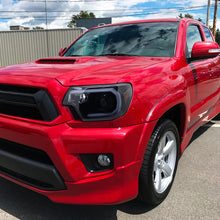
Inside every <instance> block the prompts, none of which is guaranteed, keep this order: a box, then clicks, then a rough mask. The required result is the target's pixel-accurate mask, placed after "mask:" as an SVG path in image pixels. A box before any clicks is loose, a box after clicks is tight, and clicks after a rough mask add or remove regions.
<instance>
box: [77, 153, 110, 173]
mask: <svg viewBox="0 0 220 220" xmlns="http://www.w3.org/2000/svg"><path fill="white" fill-rule="evenodd" d="M80 157H81V160H82V162H83V163H84V165H85V167H86V169H87V170H88V171H89V172H90V173H94V172H101V171H107V170H112V169H113V168H114V157H113V154H112V153H98V154H97V153H95V154H80Z"/></svg>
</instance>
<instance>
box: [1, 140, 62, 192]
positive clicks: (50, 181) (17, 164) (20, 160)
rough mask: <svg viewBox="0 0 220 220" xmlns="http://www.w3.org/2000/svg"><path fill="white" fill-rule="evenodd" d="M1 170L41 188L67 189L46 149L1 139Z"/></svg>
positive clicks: (5, 173)
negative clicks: (42, 149)
mask: <svg viewBox="0 0 220 220" xmlns="http://www.w3.org/2000/svg"><path fill="white" fill-rule="evenodd" d="M0 172H1V173H2V174H4V175H6V176H9V177H11V178H13V179H15V180H18V181H20V182H22V183H25V184H27V185H30V186H33V187H35V188H38V189H41V190H47V191H57V190H64V189H66V186H65V184H64V181H63V179H62V177H61V175H60V174H59V172H58V171H57V169H56V167H55V166H54V164H53V162H52V161H51V159H50V158H49V156H48V155H47V154H46V153H45V152H44V151H41V150H38V149H35V148H31V147H28V146H25V145H22V144H18V143H15V142H12V141H8V140H5V139H0Z"/></svg>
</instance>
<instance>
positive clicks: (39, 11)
mask: <svg viewBox="0 0 220 220" xmlns="http://www.w3.org/2000/svg"><path fill="white" fill-rule="evenodd" d="M44 3H45V1H44ZM204 7H206V5H198V6H189V7H172V8H149V7H142V8H133V9H127V8H121V9H93V10H91V11H125V10H126V11H144V10H145V11H146V10H149V11H152V10H174V9H180V10H188V9H192V10H193V9H201V8H204ZM210 7H214V5H213V4H212V5H211V6H210ZM80 11H82V10H81V9H79V10H75V9H74V10H70V11H49V10H47V12H48V13H56V12H59V13H60V12H63V13H64V12H71V13H73V12H80ZM33 12H34V13H42V12H45V9H44V10H36V11H34V10H33V11H24V10H16V11H7V10H0V13H33Z"/></svg>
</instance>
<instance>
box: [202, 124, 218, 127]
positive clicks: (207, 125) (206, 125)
mask: <svg viewBox="0 0 220 220" xmlns="http://www.w3.org/2000/svg"><path fill="white" fill-rule="evenodd" d="M203 126H205V127H212V128H220V124H213V125H210V124H205V125H203Z"/></svg>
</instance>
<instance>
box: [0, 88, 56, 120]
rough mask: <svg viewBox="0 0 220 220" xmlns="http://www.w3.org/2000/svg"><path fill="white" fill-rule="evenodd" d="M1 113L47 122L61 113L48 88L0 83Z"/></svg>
mask: <svg viewBox="0 0 220 220" xmlns="http://www.w3.org/2000/svg"><path fill="white" fill-rule="evenodd" d="M0 113H1V114H5V115H11V116H16V117H21V118H28V119H33V120H39V121H46V122H50V121H53V120H54V119H55V118H57V117H58V115H59V114H58V111H57V109H56V107H55V105H54V103H53V101H52V99H51V97H50V96H49V94H48V93H47V91H46V90H44V89H39V88H32V87H23V86H13V85H0Z"/></svg>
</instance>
